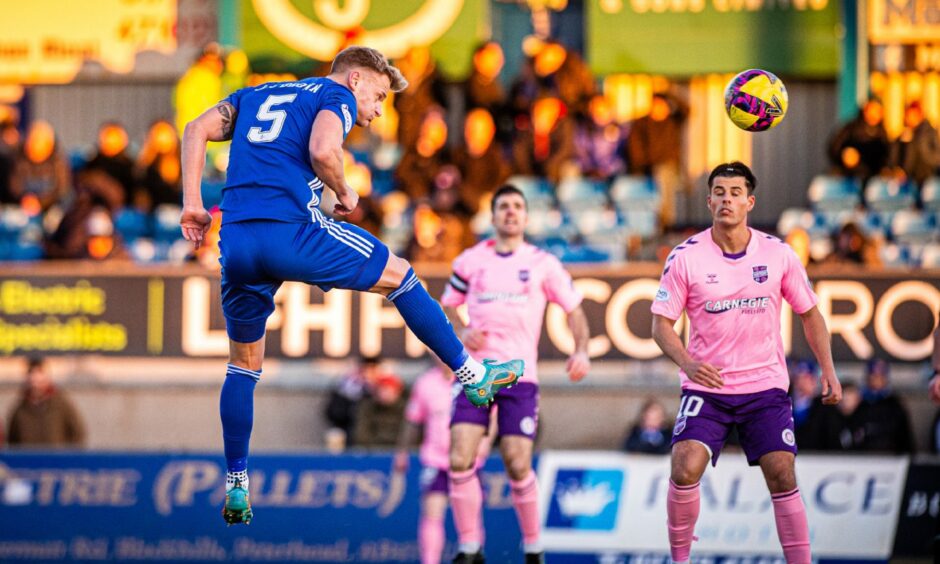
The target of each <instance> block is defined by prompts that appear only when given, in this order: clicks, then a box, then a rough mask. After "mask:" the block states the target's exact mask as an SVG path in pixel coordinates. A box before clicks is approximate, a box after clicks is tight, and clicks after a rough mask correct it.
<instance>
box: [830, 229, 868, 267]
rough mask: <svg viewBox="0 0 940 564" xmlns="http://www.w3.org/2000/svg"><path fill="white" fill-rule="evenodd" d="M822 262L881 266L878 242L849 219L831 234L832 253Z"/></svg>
mask: <svg viewBox="0 0 940 564" xmlns="http://www.w3.org/2000/svg"><path fill="white" fill-rule="evenodd" d="M822 262H823V264H860V265H865V266H881V258H880V257H879V256H878V242H877V241H876V240H875V239H871V238H869V237H868V236H866V235H865V233H864V232H863V231H862V230H861V229H860V228H859V226H858V225H857V224H855V222H852V221H849V222H847V223H846V224H845V225H843V226H842V227H841V228H840V229H839V232H838V233H836V234H835V235H834V236H833V244H832V253H830V254H829V256H828V257H826V258H825V260H823V261H822Z"/></svg>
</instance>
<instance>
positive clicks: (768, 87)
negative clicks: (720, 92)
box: [725, 69, 788, 131]
mask: <svg viewBox="0 0 940 564" xmlns="http://www.w3.org/2000/svg"><path fill="white" fill-rule="evenodd" d="M787 100H788V99H787V89H786V87H785V86H784V85H783V81H782V80H780V79H779V78H777V77H776V76H775V75H774V74H773V73H770V72H767V71H765V70H761V69H749V70H746V71H744V72H741V73H738V75H737V76H735V77H734V78H732V79H731V82H729V83H728V86H727V87H725V110H726V111H727V112H728V117H729V118H731V121H732V122H734V124H735V125H736V126H738V127H740V128H741V129H743V130H745V131H766V130H768V129H770V128H772V127H776V125H777V124H778V123H780V122H781V121H783V116H785V115H786V113H787Z"/></svg>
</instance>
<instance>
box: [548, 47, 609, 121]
mask: <svg viewBox="0 0 940 564" xmlns="http://www.w3.org/2000/svg"><path fill="white" fill-rule="evenodd" d="M533 65H534V70H535V75H536V77H538V80H539V82H540V84H541V85H542V92H543V93H551V94H554V95H557V96H558V97H559V98H561V101H562V102H564V103H565V105H566V106H567V107H568V108H569V110H570V111H571V112H572V113H579V112H583V111H586V110H587V104H588V101H589V100H590V99H591V97H592V96H594V92H595V91H596V87H595V85H594V75H592V74H591V70H590V69H589V68H588V66H587V65H586V64H585V63H584V60H583V59H582V58H581V57H580V55H578V54H577V53H575V52H573V51H569V50H568V49H566V48H565V46H564V45H562V44H561V43H559V42H558V41H555V40H554V39H549V40H547V41H545V43H544V44H543V45H542V46H541V48H536V53H535V57H534V60H533Z"/></svg>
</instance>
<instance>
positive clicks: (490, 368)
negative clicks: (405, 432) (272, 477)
mask: <svg viewBox="0 0 940 564" xmlns="http://www.w3.org/2000/svg"><path fill="white" fill-rule="evenodd" d="M398 260H401V259H398ZM402 263H404V264H405V265H407V263H406V262H404V261H402ZM388 299H389V301H390V302H392V303H393V304H395V307H396V308H398V312H399V313H400V314H401V316H402V318H403V319H404V320H405V324H406V325H408V328H409V329H411V331H412V332H414V334H415V336H417V337H418V339H420V340H421V342H422V343H424V344H425V345H427V346H428V348H429V349H431V350H432V351H434V354H436V355H437V356H438V358H440V359H441V361H443V362H444V364H446V365H447V366H448V367H449V368H450V369H451V370H453V371H454V374H456V375H457V379H458V380H460V383H461V384H463V386H464V393H465V394H466V395H467V398H468V399H469V400H470V402H471V403H473V405H476V406H481V405H487V404H489V403H490V402H492V401H493V395H494V394H495V393H496V392H498V391H499V390H501V389H503V388H506V387H509V386H512V385H513V384H515V383H516V381H517V380H518V379H519V378H521V377H522V373H523V371H524V370H525V363H524V362H523V361H521V360H510V361H508V362H503V363H497V362H496V361H493V360H484V361H483V363H482V364H481V363H479V362H477V361H476V360H474V359H473V357H471V356H470V355H469V354H468V353H467V351H466V349H465V348H464V346H463V343H461V342H460V339H458V338H457V335H456V334H455V333H454V328H453V326H452V325H451V324H450V321H449V320H448V319H447V316H446V315H444V310H442V309H441V306H440V304H438V303H437V302H436V301H435V300H434V299H433V298H432V297H431V295H430V294H428V292H427V290H425V289H424V286H422V285H421V281H420V280H418V277H417V276H416V275H415V273H414V270H413V269H411V268H410V267H409V268H408V271H407V273H406V274H405V277H404V279H403V280H402V282H401V285H399V286H398V288H397V289H395V290H394V291H392V292H390V293H389V294H388Z"/></svg>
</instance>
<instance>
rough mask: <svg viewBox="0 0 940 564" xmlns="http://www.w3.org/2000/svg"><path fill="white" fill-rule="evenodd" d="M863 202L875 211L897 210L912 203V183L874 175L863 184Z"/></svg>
mask: <svg viewBox="0 0 940 564" xmlns="http://www.w3.org/2000/svg"><path fill="white" fill-rule="evenodd" d="M865 203H866V204H867V205H868V208H869V209H871V210H875V211H897V210H903V209H909V208H911V207H912V206H913V205H914V185H913V184H912V183H911V182H908V181H904V180H898V179H895V178H882V177H880V176H876V177H874V178H872V179H871V180H869V181H868V184H866V185H865Z"/></svg>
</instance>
